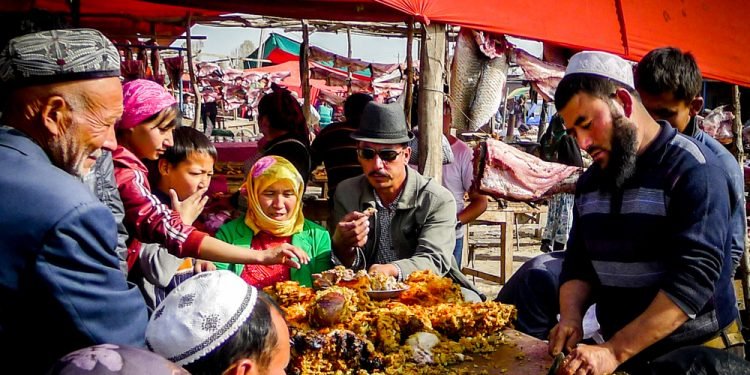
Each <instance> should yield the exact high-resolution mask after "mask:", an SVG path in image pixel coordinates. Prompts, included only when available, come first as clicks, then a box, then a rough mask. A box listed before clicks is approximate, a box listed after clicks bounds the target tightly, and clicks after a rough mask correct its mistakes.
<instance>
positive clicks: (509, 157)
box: [474, 138, 583, 202]
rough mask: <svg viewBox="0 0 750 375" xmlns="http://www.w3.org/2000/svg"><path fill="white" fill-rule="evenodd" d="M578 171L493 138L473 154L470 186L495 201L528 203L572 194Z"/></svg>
mask: <svg viewBox="0 0 750 375" xmlns="http://www.w3.org/2000/svg"><path fill="white" fill-rule="evenodd" d="M582 172H583V169H582V168H578V167H572V166H568V165H564V164H558V163H550V162H546V161H543V160H542V159H539V158H537V157H535V156H533V155H531V154H528V153H526V152H523V151H521V150H519V149H517V148H515V147H513V146H510V145H507V144H505V143H503V142H500V141H496V140H494V139H491V138H490V139H487V141H485V142H482V143H480V145H479V146H478V147H477V148H476V150H475V151H474V173H475V176H476V177H475V178H474V187H475V188H476V189H478V190H479V191H481V192H482V193H485V194H488V195H491V196H493V197H495V198H502V199H507V200H512V201H521V202H532V201H537V200H540V199H544V198H547V197H550V196H552V195H555V194H558V193H573V192H575V184H576V181H578V177H580V175H581V173H582Z"/></svg>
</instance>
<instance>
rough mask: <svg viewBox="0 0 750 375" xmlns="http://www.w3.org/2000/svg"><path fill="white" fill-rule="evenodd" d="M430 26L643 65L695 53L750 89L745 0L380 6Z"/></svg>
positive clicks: (708, 68) (704, 64)
mask: <svg viewBox="0 0 750 375" xmlns="http://www.w3.org/2000/svg"><path fill="white" fill-rule="evenodd" d="M375 1H377V2H379V3H382V4H385V5H388V6H391V7H393V8H395V9H398V10H400V11H402V12H404V13H406V14H410V15H413V16H415V17H417V18H418V19H420V20H422V21H424V22H444V23H449V24H453V25H459V26H466V27H469V28H473V29H478V30H485V31H491V32H496V33H501V34H509V35H515V36H521V37H526V38H531V39H537V40H541V41H545V42H551V43H555V44H560V45H563V46H567V47H572V48H575V49H596V50H602V51H608V52H612V53H616V54H618V55H621V56H623V57H625V58H627V59H629V60H633V61H638V60H640V59H641V58H642V57H643V56H644V55H645V54H646V53H648V51H650V50H652V49H654V48H658V47H663V46H676V47H679V48H680V49H682V50H685V51H690V52H692V53H693V55H694V56H695V58H696V60H697V61H698V65H699V66H700V68H701V70H702V71H703V74H704V75H705V76H707V77H709V78H714V79H718V80H721V81H726V82H732V83H737V84H740V85H743V86H750V53H749V52H748V51H747V49H746V46H748V45H750V22H748V20H747V15H748V14H750V2H748V1H745V0H721V1H716V0H661V1H653V0H614V1H601V0H535V1H533V2H531V3H525V4H524V5H523V6H520V5H519V4H518V3H516V2H512V1H508V0H464V1H455V0H375Z"/></svg>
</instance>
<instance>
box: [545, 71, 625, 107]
mask: <svg viewBox="0 0 750 375" xmlns="http://www.w3.org/2000/svg"><path fill="white" fill-rule="evenodd" d="M618 88H624V89H626V90H628V92H630V94H631V95H632V96H634V97H636V98H639V96H638V93H636V92H635V91H633V90H631V89H629V88H626V87H623V86H622V85H621V84H619V83H617V82H615V81H613V80H610V79H608V78H604V77H600V76H595V75H591V74H583V73H574V74H568V75H566V76H565V77H563V79H562V80H561V81H560V84H558V85H557V90H556V91H555V108H557V111H558V112H559V111H561V110H562V109H563V108H565V106H566V105H568V102H569V101H570V99H572V98H573V97H574V96H575V95H576V94H578V93H580V92H584V93H586V94H589V95H591V96H594V97H597V98H600V99H602V100H606V99H607V98H609V97H611V96H612V95H613V94H614V93H615V91H617V89H618Z"/></svg>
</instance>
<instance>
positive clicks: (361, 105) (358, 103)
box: [344, 92, 372, 127]
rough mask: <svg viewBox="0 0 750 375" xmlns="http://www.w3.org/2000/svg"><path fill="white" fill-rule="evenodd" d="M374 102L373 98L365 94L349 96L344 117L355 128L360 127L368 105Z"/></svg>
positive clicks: (345, 103) (345, 104) (359, 93)
mask: <svg viewBox="0 0 750 375" xmlns="http://www.w3.org/2000/svg"><path fill="white" fill-rule="evenodd" d="M371 101H372V96H370V95H369V94H365V93H363V92H358V93H354V94H351V95H349V97H348V98H346V101H345V102H344V117H346V121H347V122H348V123H349V124H350V125H353V126H355V127H357V126H359V119H360V117H361V116H362V111H364V110H365V106H366V105H367V103H369V102H371Z"/></svg>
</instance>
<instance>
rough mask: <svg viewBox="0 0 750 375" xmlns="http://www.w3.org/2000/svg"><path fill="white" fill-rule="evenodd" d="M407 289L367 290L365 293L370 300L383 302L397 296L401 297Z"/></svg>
mask: <svg viewBox="0 0 750 375" xmlns="http://www.w3.org/2000/svg"><path fill="white" fill-rule="evenodd" d="M408 289H409V287H406V288H404V289H394V290H369V291H367V295H368V296H370V299H374V300H384V299H393V298H398V296H400V295H401V293H403V292H404V291H406V290H408Z"/></svg>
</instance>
